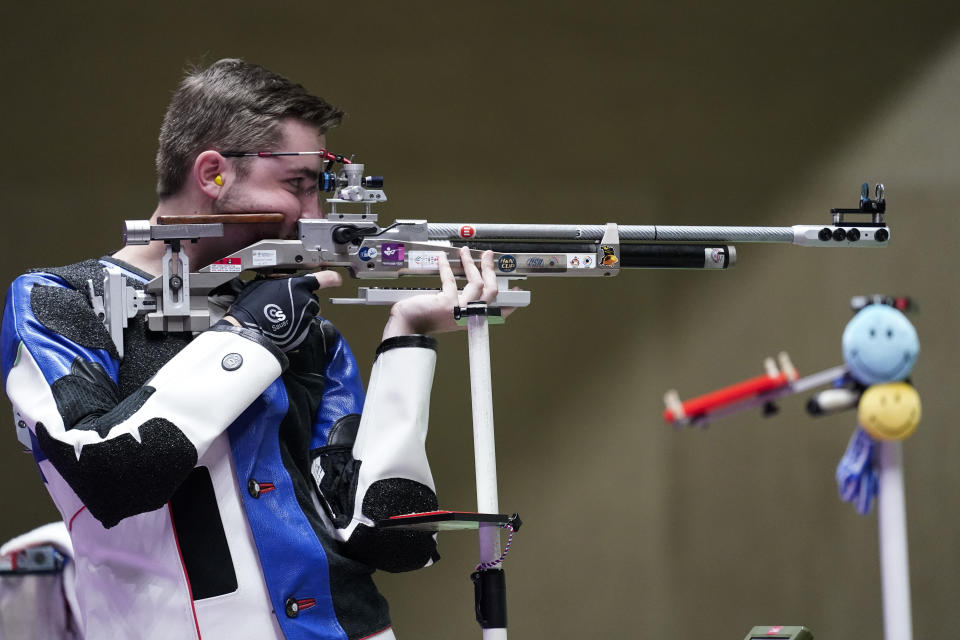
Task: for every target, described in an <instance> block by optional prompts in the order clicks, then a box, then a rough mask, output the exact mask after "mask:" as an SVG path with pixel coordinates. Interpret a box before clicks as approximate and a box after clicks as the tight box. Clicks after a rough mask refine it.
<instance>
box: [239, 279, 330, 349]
mask: <svg viewBox="0 0 960 640" xmlns="http://www.w3.org/2000/svg"><path fill="white" fill-rule="evenodd" d="M341 281H342V279H341V277H340V274H338V273H335V272H333V271H318V272H316V273H310V274H307V275H304V276H294V277H291V278H276V279H273V278H266V279H263V280H257V281H255V282H252V283H250V284H248V285H247V286H246V287H244V288H243V290H242V291H241V292H240V293H239V295H237V299H236V300H234V301H233V304H232V305H231V306H230V310H229V311H228V312H227V315H226V316H225V317H224V318H223V320H221V322H229V323H231V324H234V325H239V326H242V327H245V328H247V329H251V330H253V331H256V332H258V333H260V334H262V335H263V336H264V337H265V338H267V339H268V340H270V341H272V342H273V343H274V344H276V345H277V346H278V347H279V348H280V350H281V351H290V350H291V349H295V348H297V347H298V346H299V345H300V343H301V342H303V340H304V338H306V337H307V332H308V331H309V330H310V323H311V322H312V321H313V319H314V318H315V317H316V316H317V314H318V313H320V303H319V302H317V298H316V296H315V295H314V294H313V292H314V291H317V290H318V289H324V288H326V287H335V286H337V285H339V284H340V283H341Z"/></svg>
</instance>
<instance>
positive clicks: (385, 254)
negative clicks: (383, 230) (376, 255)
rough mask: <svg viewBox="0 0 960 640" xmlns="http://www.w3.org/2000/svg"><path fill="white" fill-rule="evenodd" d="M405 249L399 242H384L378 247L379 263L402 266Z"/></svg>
mask: <svg viewBox="0 0 960 640" xmlns="http://www.w3.org/2000/svg"><path fill="white" fill-rule="evenodd" d="M405 249H406V247H405V246H404V245H403V244H402V243H399V242H384V243H383V244H382V245H380V254H381V257H380V261H381V262H382V263H383V264H403V263H404V257H403V253H404V250H405Z"/></svg>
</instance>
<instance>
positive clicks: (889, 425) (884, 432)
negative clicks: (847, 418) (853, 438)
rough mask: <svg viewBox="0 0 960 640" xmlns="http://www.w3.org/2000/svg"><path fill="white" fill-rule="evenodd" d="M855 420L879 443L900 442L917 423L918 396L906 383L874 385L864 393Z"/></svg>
mask: <svg viewBox="0 0 960 640" xmlns="http://www.w3.org/2000/svg"><path fill="white" fill-rule="evenodd" d="M857 417H858V418H859V420H860V426H862V427H863V428H864V429H865V430H866V431H867V433H869V434H870V435H871V436H872V437H874V438H876V439H878V440H903V439H904V438H906V437H908V436H909V435H910V434H912V433H913V432H914V431H915V430H916V428H917V425H918V424H920V394H919V393H917V390H916V389H914V388H913V387H912V386H910V385H909V384H907V383H905V382H891V383H889V384H875V385H873V386H872V387H870V388H868V389H867V390H866V391H864V392H863V395H862V396H861V397H860V405H859V406H858V407H857Z"/></svg>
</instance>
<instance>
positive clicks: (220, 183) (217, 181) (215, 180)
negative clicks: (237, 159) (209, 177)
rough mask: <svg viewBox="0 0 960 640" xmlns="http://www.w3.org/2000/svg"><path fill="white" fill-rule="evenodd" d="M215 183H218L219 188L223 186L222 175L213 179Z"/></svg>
mask: <svg viewBox="0 0 960 640" xmlns="http://www.w3.org/2000/svg"><path fill="white" fill-rule="evenodd" d="M213 181H214V182H216V183H217V186H218V187H222V186H223V176H222V175H220V174H219V173H218V174H217V177H216V178H214V179H213Z"/></svg>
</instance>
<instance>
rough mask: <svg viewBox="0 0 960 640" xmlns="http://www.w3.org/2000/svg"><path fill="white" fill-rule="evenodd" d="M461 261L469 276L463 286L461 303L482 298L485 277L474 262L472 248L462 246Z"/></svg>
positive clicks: (465, 273)
mask: <svg viewBox="0 0 960 640" xmlns="http://www.w3.org/2000/svg"><path fill="white" fill-rule="evenodd" d="M460 263H461V264H462V265H463V274H464V275H465V276H466V277H467V284H466V285H464V287H463V293H462V294H461V299H460V303H461V305H466V304H467V303H468V302H474V301H476V300H479V299H480V294H481V293H482V292H483V279H482V278H481V276H480V270H479V269H477V265H476V264H475V263H474V262H473V256H471V255H470V249H468V248H467V247H460Z"/></svg>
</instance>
